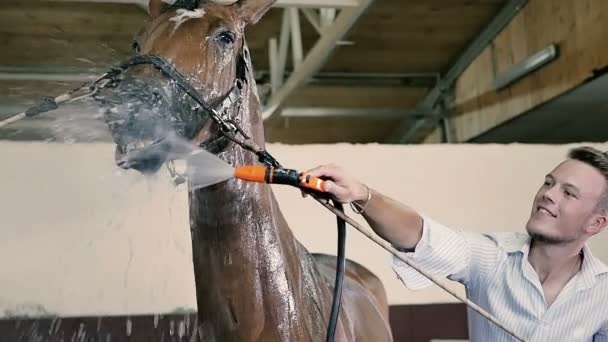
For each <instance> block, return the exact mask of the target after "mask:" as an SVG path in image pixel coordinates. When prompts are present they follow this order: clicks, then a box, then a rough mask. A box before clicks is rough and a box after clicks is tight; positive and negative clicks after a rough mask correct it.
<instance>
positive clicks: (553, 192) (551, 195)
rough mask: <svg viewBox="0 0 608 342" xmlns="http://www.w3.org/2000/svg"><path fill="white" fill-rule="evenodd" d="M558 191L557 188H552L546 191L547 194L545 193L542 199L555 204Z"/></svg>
mask: <svg viewBox="0 0 608 342" xmlns="http://www.w3.org/2000/svg"><path fill="white" fill-rule="evenodd" d="M557 191H558V189H557V186H555V185H553V186H551V187H550V188H548V189H546V190H545V192H543V194H542V199H543V200H544V201H548V202H550V203H552V204H554V203H555V200H556V198H557Z"/></svg>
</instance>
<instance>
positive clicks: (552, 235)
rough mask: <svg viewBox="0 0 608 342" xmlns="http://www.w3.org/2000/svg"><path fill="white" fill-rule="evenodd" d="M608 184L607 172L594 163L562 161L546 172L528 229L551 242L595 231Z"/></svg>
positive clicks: (574, 237) (579, 237) (533, 235)
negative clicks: (600, 202)
mask: <svg viewBox="0 0 608 342" xmlns="http://www.w3.org/2000/svg"><path fill="white" fill-rule="evenodd" d="M606 186H607V184H606V180H605V178H604V176H603V175H602V174H601V173H600V172H599V171H597V170H596V169H594V168H593V167H592V166H590V165H587V164H585V163H583V162H580V161H577V160H567V161H565V162H563V163H561V164H560V165H558V166H557V167H556V168H555V169H554V170H553V171H552V172H551V173H550V174H548V175H547V176H546V178H545V182H544V183H543V185H542V186H541V188H540V189H539V191H538V193H537V194H536V196H535V198H534V203H533V206H532V212H531V215H530V219H529V220H528V224H527V225H526V229H527V231H528V233H529V234H530V235H531V236H532V237H534V238H535V239H539V240H542V241H545V242H549V243H567V242H573V241H576V240H579V239H581V238H585V239H586V238H588V237H589V236H590V235H593V234H594V233H595V231H594V229H597V225H598V217H601V215H600V213H596V210H595V209H596V206H597V203H598V200H599V199H600V196H601V195H602V193H603V191H605V190H606ZM599 222H602V221H601V220H600V221H599ZM600 224H601V223H600Z"/></svg>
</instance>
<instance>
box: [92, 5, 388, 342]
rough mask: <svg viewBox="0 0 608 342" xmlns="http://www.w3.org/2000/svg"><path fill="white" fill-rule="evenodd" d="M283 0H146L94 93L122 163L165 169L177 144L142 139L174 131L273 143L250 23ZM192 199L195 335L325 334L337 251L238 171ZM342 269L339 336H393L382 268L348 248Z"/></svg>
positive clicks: (211, 139) (190, 137)
mask: <svg viewBox="0 0 608 342" xmlns="http://www.w3.org/2000/svg"><path fill="white" fill-rule="evenodd" d="M275 1H276V0H239V1H236V2H234V3H232V4H219V3H214V2H208V1H192V0H177V1H176V0H162V1H161V0H150V1H149V14H150V20H149V21H148V23H147V24H146V25H145V26H144V27H143V28H142V30H141V31H140V32H139V33H138V34H137V35H136V39H135V41H134V46H133V48H134V56H135V60H136V61H135V62H131V63H126V64H127V67H125V68H124V70H123V72H122V73H121V74H120V76H117V77H115V78H114V79H112V82H110V83H112V86H108V87H106V88H104V89H103V91H100V92H99V94H98V95H96V101H98V102H99V103H100V104H101V106H102V107H103V108H104V112H105V114H104V117H105V120H106V123H107V125H108V128H109V131H110V132H111V135H112V138H113V141H114V143H115V145H116V151H115V159H116V163H117V165H118V166H120V167H123V168H126V169H128V168H131V169H135V170H137V171H139V172H141V173H143V174H148V173H155V172H157V171H158V169H159V168H160V167H161V165H164V164H165V163H166V162H167V160H168V158H170V154H171V152H172V151H173V150H175V149H179V147H176V146H178V144H173V145H166V146H165V147H164V148H163V149H162V151H163V153H152V154H150V153H147V154H146V153H143V152H142V151H144V150H146V149H147V148H148V147H149V146H157V145H158V142H159V141H160V142H162V141H169V140H170V139H169V138H168V137H169V136H177V137H179V138H181V139H183V141H186V142H187V143H188V144H191V145H192V146H197V147H201V148H204V149H205V150H207V151H209V152H211V153H214V154H215V155H217V156H218V157H219V158H221V159H222V160H224V161H226V162H227V163H229V164H230V165H233V166H236V165H245V164H255V163H256V162H259V159H256V154H254V153H251V151H248V150H246V149H243V148H241V146H240V145H239V144H237V143H235V141H234V139H230V138H229V136H226V135H225V134H221V132H222V129H224V128H225V127H224V126H230V127H233V128H234V127H238V132H240V133H241V135H243V136H246V137H247V138H248V139H249V141H252V142H253V143H254V145H257V146H260V147H262V148H263V147H264V145H265V138H264V126H263V119H262V117H261V114H260V112H261V110H260V100H259V97H258V92H257V89H256V83H255V79H254V76H253V67H252V62H251V58H250V55H249V51H248V47H247V43H246V40H245V37H244V35H245V28H246V27H247V26H248V25H254V24H255V23H257V22H258V21H259V20H260V18H262V16H263V15H264V14H265V13H266V12H267V11H268V10H269V8H271V7H272V5H273V4H274V2H275ZM138 56H139V60H138V61H139V62H137V58H138ZM145 56H148V57H145ZM150 56H155V57H150ZM151 64H152V65H151ZM197 99H198V100H197ZM213 113H215V117H214V115H212V114H213ZM217 113H220V114H217ZM218 115H221V116H222V119H220V120H218V117H217V116H218ZM167 146H168V147H167ZM139 152H141V153H139ZM138 153H139V154H138ZM136 155H138V156H139V157H138V158H135V157H133V156H136ZM130 156H131V157H130ZM188 203H189V217H190V229H191V237H192V252H193V266H194V275H195V285H196V299H197V310H198V325H197V327H198V328H197V331H196V334H197V335H198V336H197V338H198V339H199V340H201V341H265V342H268V341H291V342H297V341H322V340H324V339H325V330H326V328H327V324H328V320H329V316H330V309H331V302H332V291H333V288H334V279H335V270H336V257H335V256H331V255H326V254H318V253H310V252H309V251H308V250H307V249H306V248H305V247H304V246H303V245H302V244H301V243H300V242H299V241H298V240H297V239H296V238H295V237H294V235H293V233H292V231H291V230H290V228H289V225H288V223H287V222H286V220H285V218H284V216H283V215H282V213H281V210H280V208H279V204H278V203H277V200H276V198H275V196H274V194H273V192H272V189H271V187H270V186H268V185H267V184H260V183H249V182H242V181H238V180H228V181H225V182H222V183H219V184H215V185H212V186H209V187H206V188H202V189H193V188H191V187H190V185H189V191H188ZM344 274H345V277H344V283H343V293H342V304H341V310H340V314H339V316H338V321H337V328H336V332H335V338H336V340H337V341H374V342H382V341H392V334H391V328H390V324H389V318H388V316H389V312H388V311H389V310H388V308H389V307H388V303H387V298H386V293H385V289H384V287H383V285H382V282H381V281H380V279H379V278H378V277H377V276H376V275H375V274H373V273H372V272H371V271H370V270H368V269H367V268H365V267H364V266H362V265H360V264H358V263H356V262H354V261H350V260H347V262H346V267H345V273H344Z"/></svg>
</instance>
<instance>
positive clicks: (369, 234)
mask: <svg viewBox="0 0 608 342" xmlns="http://www.w3.org/2000/svg"><path fill="white" fill-rule="evenodd" d="M310 195H311V197H313V198H314V199H315V200H317V202H319V203H321V204H322V205H323V206H324V207H326V208H327V209H329V210H330V211H331V212H333V213H334V214H335V215H337V216H339V217H340V218H342V219H343V220H344V221H346V222H347V223H348V224H350V225H351V226H353V227H354V228H356V229H357V230H358V231H359V232H361V233H362V234H363V235H365V236H367V237H368V238H369V239H370V240H372V241H374V242H375V243H377V244H378V245H380V247H382V248H384V249H386V250H387V251H389V252H390V253H391V254H393V255H394V256H396V257H397V258H399V260H401V261H403V262H404V263H406V264H407V265H408V266H410V267H411V268H413V269H415V270H416V271H418V272H419V273H420V274H422V275H423V276H425V277H426V278H428V279H429V280H430V281H432V282H433V283H435V284H436V285H437V286H439V287H440V288H442V289H443V290H445V291H446V292H448V293H449V294H451V295H452V296H454V297H456V298H457V299H458V300H460V301H461V302H463V303H464V304H466V305H467V306H469V307H470V308H471V309H473V310H475V311H476V312H477V313H479V314H480V315H482V316H483V317H485V318H486V319H488V320H490V321H491V322H492V323H494V324H496V325H497V326H498V327H500V328H501V329H503V330H504V331H506V332H507V333H509V334H510V335H511V336H513V337H515V338H516V339H517V340H518V341H522V342H525V340H524V339H523V337H520V336H519V335H518V334H516V333H515V332H514V331H512V330H511V329H509V328H507V327H506V326H505V325H504V324H502V323H501V322H500V321H498V319H497V318H496V317H494V316H492V314H490V313H489V312H487V311H485V310H484V309H483V308H481V307H479V306H478V305H477V304H475V303H474V302H473V301H471V300H469V299H468V298H466V297H462V296H461V295H459V294H458V293H456V292H455V291H453V290H451V289H450V288H448V287H447V286H446V285H444V284H442V283H441V281H440V280H439V279H437V278H435V277H434V276H432V275H431V274H428V273H427V272H425V271H423V270H422V269H420V268H419V267H418V266H416V265H414V264H413V263H412V262H411V261H410V260H407V259H406V258H404V257H403V256H402V255H401V254H400V253H399V251H397V250H396V249H395V248H394V247H393V246H391V244H389V243H388V242H386V241H384V240H382V239H380V238H379V237H377V236H376V235H374V234H373V233H372V232H370V231H369V230H368V229H365V228H363V227H362V226H361V225H360V224H359V223H357V222H356V221H355V220H353V219H351V218H350V217H348V216H347V215H346V214H344V213H343V212H341V211H340V210H338V209H337V208H335V207H334V206H332V205H331V204H329V203H327V201H325V200H324V199H321V198H319V197H317V196H316V195H315V194H310Z"/></svg>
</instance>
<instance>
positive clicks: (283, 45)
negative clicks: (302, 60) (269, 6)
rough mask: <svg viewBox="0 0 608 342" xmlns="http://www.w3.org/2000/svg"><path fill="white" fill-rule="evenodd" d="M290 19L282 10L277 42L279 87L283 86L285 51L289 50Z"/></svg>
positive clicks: (285, 10)
mask: <svg viewBox="0 0 608 342" xmlns="http://www.w3.org/2000/svg"><path fill="white" fill-rule="evenodd" d="M289 20H290V17H289V12H288V11H287V9H284V10H283V20H282V22H281V38H280V39H281V40H280V41H279V61H278V66H277V70H278V76H277V77H278V79H279V85H283V80H284V79H285V68H286V66H287V51H288V50H289V36H290V34H289V33H290V28H291V25H290V23H289Z"/></svg>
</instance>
